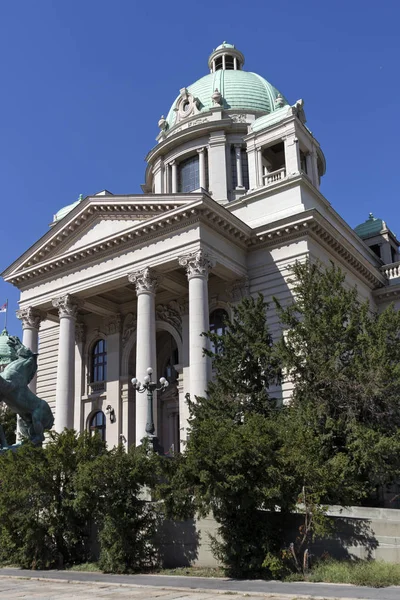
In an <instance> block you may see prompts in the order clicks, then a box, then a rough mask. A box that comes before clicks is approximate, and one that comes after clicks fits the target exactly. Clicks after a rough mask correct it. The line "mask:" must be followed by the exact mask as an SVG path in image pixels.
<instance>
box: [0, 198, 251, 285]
mask: <svg viewBox="0 0 400 600" xmlns="http://www.w3.org/2000/svg"><path fill="white" fill-rule="evenodd" d="M199 220H202V221H204V222H205V223H208V224H209V225H211V227H218V229H220V231H221V233H223V234H224V235H225V236H227V237H229V238H230V239H231V240H233V241H234V242H235V243H238V244H240V245H242V246H243V247H247V245H248V244H249V243H251V240H250V236H251V228H250V227H249V226H248V225H245V224H244V223H243V222H242V221H241V220H240V219H238V218H237V217H236V216H234V215H231V214H230V213H229V212H228V211H227V210H226V209H225V208H224V207H222V206H220V205H219V204H217V203H216V202H214V201H213V200H212V199H211V198H210V197H209V196H208V195H206V194H175V195H174V196H167V195H166V194H165V195H161V194H160V195H155V194H152V195H148V196H140V197H139V196H136V197H132V196H129V197H122V198H117V197H115V196H113V198H112V199H111V200H110V199H109V198H107V199H106V200H103V201H101V199H99V198H98V197H92V198H87V199H85V200H84V201H83V202H82V203H80V204H79V205H78V206H76V207H75V208H74V209H73V210H72V211H71V212H70V213H69V214H68V215H67V216H66V217H64V218H63V219H62V220H61V221H60V222H59V223H57V224H56V225H55V226H54V227H53V228H52V229H51V230H50V231H49V232H48V233H46V234H45V235H44V236H43V237H42V238H41V239H40V240H39V241H38V242H36V244H34V246H32V247H31V248H30V249H29V250H28V251H27V252H25V254H23V255H22V256H21V257H20V258H19V259H18V260H16V261H15V262H14V263H13V264H12V265H10V267H8V268H7V269H6V270H5V271H4V272H3V273H2V276H3V277H4V279H5V280H6V281H9V282H10V283H13V284H14V285H18V286H19V284H22V285H26V284H27V283H28V281H32V280H35V281H38V279H41V278H49V277H51V276H52V273H56V272H57V271H58V270H59V269H64V268H66V269H71V268H74V266H75V265H77V264H83V263H90V262H93V261H95V262H96V263H98V262H99V261H100V260H103V257H106V256H110V255H111V254H115V252H121V251H122V252H123V251H124V249H125V248H129V250H132V248H133V247H134V246H135V245H136V244H142V243H143V241H144V240H146V242H147V241H149V240H150V239H153V238H157V237H159V236H165V235H166V234H167V235H173V232H174V231H176V229H177V227H178V228H182V227H187V226H189V225H190V224H191V223H193V222H198V221H199Z"/></svg>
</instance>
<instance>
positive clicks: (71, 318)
mask: <svg viewBox="0 0 400 600" xmlns="http://www.w3.org/2000/svg"><path fill="white" fill-rule="evenodd" d="M52 303H53V306H55V307H56V308H58V314H59V317H60V339H59V347H58V369H57V387H56V418H55V430H56V431H57V432H58V433H61V432H62V431H63V429H64V428H65V427H67V428H68V429H72V428H73V426H74V392H75V321H76V317H77V314H78V301H77V300H76V299H75V298H74V297H73V296H71V295H70V294H66V295H65V296H61V297H60V298H55V299H54V300H53V301H52Z"/></svg>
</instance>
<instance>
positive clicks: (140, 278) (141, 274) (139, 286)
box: [128, 267, 160, 294]
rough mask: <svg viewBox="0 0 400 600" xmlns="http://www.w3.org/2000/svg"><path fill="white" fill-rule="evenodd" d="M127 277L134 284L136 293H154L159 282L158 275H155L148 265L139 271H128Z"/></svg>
mask: <svg viewBox="0 0 400 600" xmlns="http://www.w3.org/2000/svg"><path fill="white" fill-rule="evenodd" d="M128 279H129V281H130V282H131V283H134V284H135V286H136V293H137V294H143V293H146V292H147V293H148V292H150V293H152V294H155V293H156V289H157V285H158V284H159V282H160V277H158V276H157V275H155V274H154V273H153V272H152V271H151V269H149V267H146V268H145V269H141V270H140V271H133V272H132V273H129V275H128Z"/></svg>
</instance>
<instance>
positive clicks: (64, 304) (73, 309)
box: [51, 294, 80, 319]
mask: <svg viewBox="0 0 400 600" xmlns="http://www.w3.org/2000/svg"><path fill="white" fill-rule="evenodd" d="M51 303H52V305H53V306H54V307H55V308H57V309H58V314H59V317H60V319H62V318H63V317H72V318H73V319H76V317H77V314H78V308H79V306H80V302H79V300H78V299H77V298H74V296H71V294H65V296H60V297H59V298H54V299H53V300H52V301H51Z"/></svg>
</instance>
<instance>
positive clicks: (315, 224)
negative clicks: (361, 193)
mask: <svg viewBox="0 0 400 600" xmlns="http://www.w3.org/2000/svg"><path fill="white" fill-rule="evenodd" d="M271 225H272V226H271V227H268V226H264V227H258V228H257V239H258V243H259V244H262V245H264V246H265V247H266V248H269V249H271V248H274V247H277V246H279V245H281V244H285V243H287V242H290V241H293V240H295V239H298V238H304V237H307V236H308V237H312V238H313V239H314V240H316V241H317V242H318V243H320V244H321V245H323V246H325V247H326V248H327V249H328V250H329V251H330V252H331V253H332V254H335V255H336V256H337V257H338V258H339V259H340V260H341V262H343V263H345V264H346V266H347V267H348V268H349V269H350V270H352V271H353V272H354V273H356V274H357V275H358V276H359V277H360V278H361V279H363V281H364V282H365V283H366V284H367V285H368V287H369V288H370V289H374V288H381V287H384V286H386V285H387V278H386V277H385V276H384V275H383V274H382V273H381V272H380V271H379V268H376V267H375V266H374V265H372V264H371V263H369V262H368V261H367V259H366V258H365V257H364V256H363V255H362V254H361V253H360V252H359V251H358V250H357V248H355V247H354V246H352V245H351V244H350V243H349V242H348V241H347V240H346V239H345V238H344V237H343V236H342V235H341V234H340V233H339V232H338V230H336V229H335V228H334V227H333V226H332V225H331V224H330V223H329V221H328V220H327V219H326V218H325V217H323V216H322V215H321V213H319V212H318V211H317V210H316V209H312V210H309V211H306V212H304V213H300V214H297V215H294V216H293V217H287V218H286V219H282V221H281V224H280V225H277V223H276V222H275V223H273V224H271Z"/></svg>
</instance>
